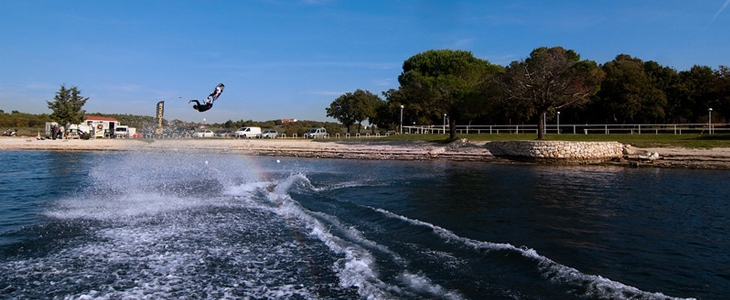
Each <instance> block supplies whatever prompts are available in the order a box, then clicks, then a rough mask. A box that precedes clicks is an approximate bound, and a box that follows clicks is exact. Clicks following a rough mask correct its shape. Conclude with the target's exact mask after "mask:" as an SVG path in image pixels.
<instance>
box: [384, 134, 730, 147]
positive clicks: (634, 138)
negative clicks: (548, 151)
mask: <svg viewBox="0 0 730 300" xmlns="http://www.w3.org/2000/svg"><path fill="white" fill-rule="evenodd" d="M458 137H459V138H468V139H469V140H473V141H516V140H536V139H537V135H536V134H509V133H507V134H468V135H467V134H462V135H458ZM447 138H448V135H445V134H400V135H391V136H389V137H385V138H383V139H386V140H421V141H434V142H445V141H446V139H447ZM546 139H547V140H549V141H582V142H596V141H616V142H620V143H623V144H631V145H633V146H635V147H640V148H647V147H683V148H720V147H730V134H726V133H723V134H712V135H708V134H703V135H698V134H661V133H660V134H559V135H558V134H548V135H547V136H546Z"/></svg>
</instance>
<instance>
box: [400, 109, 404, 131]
mask: <svg viewBox="0 0 730 300" xmlns="http://www.w3.org/2000/svg"><path fill="white" fill-rule="evenodd" d="M400 134H403V105H401V106H400Z"/></svg>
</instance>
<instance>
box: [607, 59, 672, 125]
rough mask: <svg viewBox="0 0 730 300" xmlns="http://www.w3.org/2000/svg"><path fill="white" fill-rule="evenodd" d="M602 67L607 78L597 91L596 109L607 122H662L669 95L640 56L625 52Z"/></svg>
mask: <svg viewBox="0 0 730 300" xmlns="http://www.w3.org/2000/svg"><path fill="white" fill-rule="evenodd" d="M601 69H602V70H603V72H604V73H605V74H606V79H605V80H604V81H603V82H602V83H601V90H600V91H599V92H598V93H597V94H596V102H598V103H600V104H599V105H597V106H594V110H595V113H600V114H602V117H603V122H605V123H610V122H617V123H627V122H628V123H659V122H662V121H664V117H665V109H666V106H667V97H666V95H665V94H664V91H662V90H661V89H659V88H658V86H657V84H655V81H654V80H653V78H651V77H650V76H648V75H647V74H646V71H645V64H644V62H642V61H641V60H640V59H638V58H632V57H631V56H629V55H626V54H621V55H618V56H616V58H615V59H614V60H613V61H610V62H608V63H606V64H604V65H603V66H602V67H601Z"/></svg>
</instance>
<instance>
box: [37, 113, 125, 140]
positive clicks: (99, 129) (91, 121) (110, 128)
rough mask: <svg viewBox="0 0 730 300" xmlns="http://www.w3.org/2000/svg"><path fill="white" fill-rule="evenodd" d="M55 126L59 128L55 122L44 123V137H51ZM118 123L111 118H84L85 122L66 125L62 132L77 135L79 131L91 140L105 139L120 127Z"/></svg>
mask: <svg viewBox="0 0 730 300" xmlns="http://www.w3.org/2000/svg"><path fill="white" fill-rule="evenodd" d="M53 125H56V126H58V127H59V128H60V126H62V125H59V124H58V123H56V122H46V136H51V134H52V133H51V126H53ZM120 125H121V124H119V121H118V120H117V119H115V118H111V117H102V116H86V120H84V122H82V123H81V124H70V125H69V124H66V125H63V126H64V130H65V131H67V132H73V133H76V134H78V132H79V131H83V132H85V133H89V136H90V137H92V138H105V137H110V136H111V135H112V134H113V133H114V132H115V128H116V127H118V126H120Z"/></svg>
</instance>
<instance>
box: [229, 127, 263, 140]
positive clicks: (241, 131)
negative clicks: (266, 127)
mask: <svg viewBox="0 0 730 300" xmlns="http://www.w3.org/2000/svg"><path fill="white" fill-rule="evenodd" d="M259 134H261V127H241V128H238V130H236V132H234V133H233V136H235V137H236V138H249V139H250V138H254V137H256V136H258V135H259Z"/></svg>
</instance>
